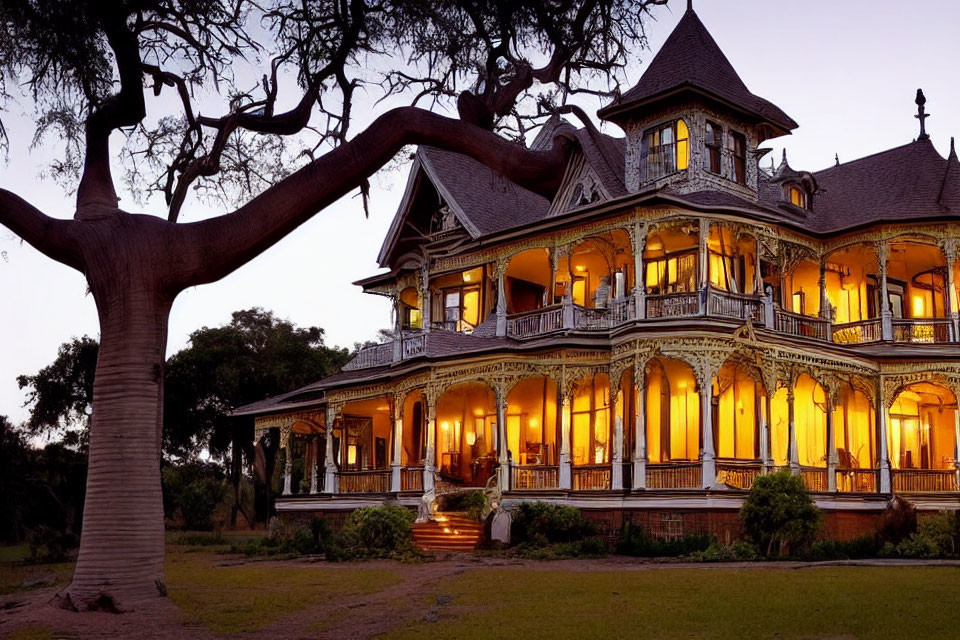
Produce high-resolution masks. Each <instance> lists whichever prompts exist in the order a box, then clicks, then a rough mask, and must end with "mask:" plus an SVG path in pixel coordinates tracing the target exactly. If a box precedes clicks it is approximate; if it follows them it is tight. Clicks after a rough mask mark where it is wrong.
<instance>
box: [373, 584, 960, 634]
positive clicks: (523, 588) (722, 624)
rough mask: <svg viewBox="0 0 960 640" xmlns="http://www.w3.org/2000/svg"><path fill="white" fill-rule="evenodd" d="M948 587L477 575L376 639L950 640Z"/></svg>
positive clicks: (952, 587)
mask: <svg viewBox="0 0 960 640" xmlns="http://www.w3.org/2000/svg"><path fill="white" fill-rule="evenodd" d="M958 588H960V569H957V568H953V567H882V568H881V567H830V568H826V567H824V568H808V569H748V570H734V569H661V570H649V571H620V572H609V571H603V572H599V571H598V572H578V571H564V570H558V571H554V570H540V571H531V570H523V569H520V570H503V569H488V570H484V571H477V572H469V573H467V574H463V575H461V576H456V577H453V578H450V579H448V580H446V581H444V582H441V583H440V584H438V586H437V589H436V594H435V595H441V594H443V595H446V596H452V600H450V602H449V604H447V605H445V606H443V607H441V608H440V616H439V619H438V620H437V622H433V623H431V622H424V621H421V622H416V623H412V624H408V625H406V626H404V627H401V628H399V629H396V630H395V631H394V632H393V633H391V634H388V635H387V637H388V638H454V637H455V638H458V639H469V638H487V637H501V636H507V635H509V636H512V637H517V638H582V637H584V636H591V637H635V638H645V637H646V638H768V637H773V636H776V637H777V638H819V637H840V636H849V637H931V638H933V637H944V633H952V632H953V629H954V624H955V621H956V618H955V615H956V605H955V602H956V592H957V589H958ZM435 601H436V598H435V597H434V598H433V599H431V603H433V602H435Z"/></svg>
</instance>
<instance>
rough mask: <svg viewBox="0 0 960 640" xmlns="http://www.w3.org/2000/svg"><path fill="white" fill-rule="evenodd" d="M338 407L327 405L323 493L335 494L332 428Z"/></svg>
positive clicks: (335, 467) (335, 468) (335, 470)
mask: <svg viewBox="0 0 960 640" xmlns="http://www.w3.org/2000/svg"><path fill="white" fill-rule="evenodd" d="M338 413H340V411H339V409H338V407H336V406H331V405H327V452H326V460H325V462H324V477H323V492H324V493H336V492H337V465H336V464H335V463H334V461H333V427H334V424H335V423H336V421H337V414H338Z"/></svg>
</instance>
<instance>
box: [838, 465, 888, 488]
mask: <svg viewBox="0 0 960 640" xmlns="http://www.w3.org/2000/svg"><path fill="white" fill-rule="evenodd" d="M836 473H837V491H840V492H843V493H876V492H877V487H878V486H879V481H878V477H879V472H878V471H877V470H876V469H837V470H836Z"/></svg>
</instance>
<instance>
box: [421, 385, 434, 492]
mask: <svg viewBox="0 0 960 640" xmlns="http://www.w3.org/2000/svg"><path fill="white" fill-rule="evenodd" d="M426 396H427V456H426V458H424V460H423V492H424V493H430V492H431V491H433V474H434V472H435V470H436V459H437V397H436V394H433V393H430V394H426Z"/></svg>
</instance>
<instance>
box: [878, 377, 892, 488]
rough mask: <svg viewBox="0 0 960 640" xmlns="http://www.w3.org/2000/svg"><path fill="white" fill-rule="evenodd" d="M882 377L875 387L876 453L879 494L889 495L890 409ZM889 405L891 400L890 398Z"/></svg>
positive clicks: (890, 479) (890, 478)
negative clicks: (878, 472)
mask: <svg viewBox="0 0 960 640" xmlns="http://www.w3.org/2000/svg"><path fill="white" fill-rule="evenodd" d="M883 386H884V385H883V376H880V382H879V384H878V385H877V409H878V410H877V412H876V413H877V415H878V416H879V417H880V420H879V422H880V424H878V425H877V436H878V437H879V439H880V442H879V443H878V446H877V451H879V453H880V456H879V457H880V493H890V491H891V487H892V486H893V478H892V477H891V471H890V451H889V450H888V449H887V442H889V436H890V433H889V432H890V409H889V405H888V404H887V398H886V396H885V395H884V390H883ZM890 400H891V403H892V401H893V399H892V398H891V399H890Z"/></svg>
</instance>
